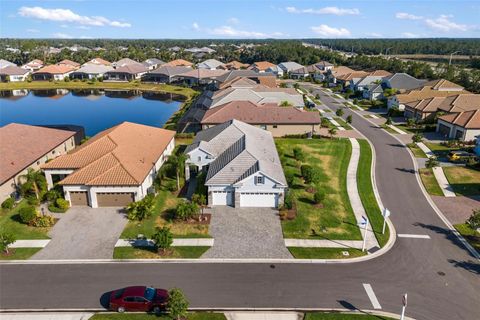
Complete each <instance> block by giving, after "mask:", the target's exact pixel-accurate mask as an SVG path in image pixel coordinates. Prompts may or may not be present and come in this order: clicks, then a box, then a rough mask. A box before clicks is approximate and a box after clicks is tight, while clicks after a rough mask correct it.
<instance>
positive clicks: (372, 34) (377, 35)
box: [365, 32, 383, 38]
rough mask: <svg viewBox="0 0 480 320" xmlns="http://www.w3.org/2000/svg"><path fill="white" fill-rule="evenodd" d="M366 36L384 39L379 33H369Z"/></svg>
mask: <svg viewBox="0 0 480 320" xmlns="http://www.w3.org/2000/svg"><path fill="white" fill-rule="evenodd" d="M365 35H366V36H368V37H372V38H381V37H383V34H381V33H378V32H367V33H365Z"/></svg>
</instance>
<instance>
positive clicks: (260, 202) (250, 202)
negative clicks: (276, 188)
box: [240, 192, 278, 208]
mask: <svg viewBox="0 0 480 320" xmlns="http://www.w3.org/2000/svg"><path fill="white" fill-rule="evenodd" d="M277 206H278V194H277V193H268V192H264V193H262V192H242V193H240V207H266V208H276V207H277Z"/></svg>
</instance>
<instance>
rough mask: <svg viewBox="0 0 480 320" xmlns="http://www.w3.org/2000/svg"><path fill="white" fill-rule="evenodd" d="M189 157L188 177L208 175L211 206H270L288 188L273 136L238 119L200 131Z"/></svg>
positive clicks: (190, 147) (187, 152) (282, 195)
mask: <svg viewBox="0 0 480 320" xmlns="http://www.w3.org/2000/svg"><path fill="white" fill-rule="evenodd" d="M185 154H186V155H187V156H188V157H189V159H188V160H187V162H186V166H185V167H186V176H187V178H188V177H189V175H190V174H189V173H190V171H191V170H197V171H204V172H206V179H205V186H206V187H207V188H208V204H209V205H210V206H232V207H235V208H238V207H270V208H277V207H279V206H280V205H281V204H282V203H283V199H284V195H285V191H286V188H287V187H288V186H287V182H286V179H285V175H284V174H283V169H282V165H281V163H280V159H279V156H278V153H277V149H276V147H275V143H274V141H273V137H272V134H271V133H270V132H268V131H265V130H262V129H260V128H257V127H255V126H251V125H248V124H246V123H244V122H241V121H238V120H230V121H227V122H225V123H223V124H220V125H218V126H215V127H212V128H209V129H206V130H204V131H201V132H199V133H198V134H197V135H196V137H195V139H194V141H193V143H192V144H191V145H189V146H188V147H187V149H186V150H185Z"/></svg>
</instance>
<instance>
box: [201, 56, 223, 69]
mask: <svg viewBox="0 0 480 320" xmlns="http://www.w3.org/2000/svg"><path fill="white" fill-rule="evenodd" d="M197 68H198V69H207V70H218V69H223V70H225V69H226V68H227V67H226V66H225V64H224V63H223V62H221V61H218V60H216V59H207V60H205V61H202V62H200V63H197Z"/></svg>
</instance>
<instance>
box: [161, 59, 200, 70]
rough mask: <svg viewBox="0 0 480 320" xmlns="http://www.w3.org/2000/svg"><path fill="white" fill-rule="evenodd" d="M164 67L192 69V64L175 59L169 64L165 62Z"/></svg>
mask: <svg viewBox="0 0 480 320" xmlns="http://www.w3.org/2000/svg"><path fill="white" fill-rule="evenodd" d="M163 66H164V67H190V68H191V67H193V63H191V62H190V61H187V60H184V59H175V60H172V61H170V62H167V63H165V64H164V65H163Z"/></svg>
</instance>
